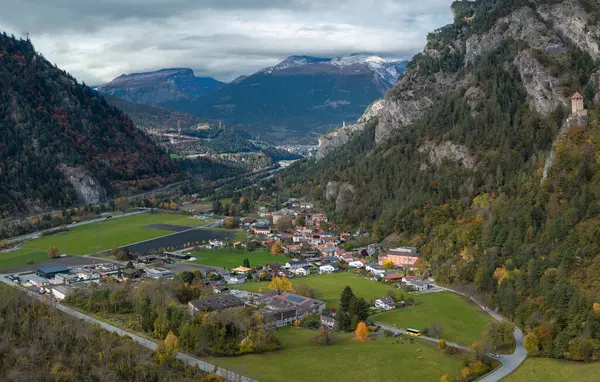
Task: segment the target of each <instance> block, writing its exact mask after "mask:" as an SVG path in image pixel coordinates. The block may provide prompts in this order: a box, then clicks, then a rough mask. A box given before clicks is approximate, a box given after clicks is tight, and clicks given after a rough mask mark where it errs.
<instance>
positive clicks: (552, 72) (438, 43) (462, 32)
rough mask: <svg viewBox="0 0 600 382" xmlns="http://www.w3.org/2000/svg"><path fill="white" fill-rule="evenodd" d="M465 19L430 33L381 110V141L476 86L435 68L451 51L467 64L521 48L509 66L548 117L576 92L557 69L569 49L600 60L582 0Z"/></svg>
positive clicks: (596, 32) (594, 28) (597, 34)
mask: <svg viewBox="0 0 600 382" xmlns="http://www.w3.org/2000/svg"><path fill="white" fill-rule="evenodd" d="M463 21H464V20H463V19H462V18H461V19H459V20H457V22H455V25H454V26H453V27H454V29H453V32H454V33H455V36H453V37H452V38H448V36H447V35H448V31H449V29H451V28H449V27H445V28H440V29H439V30H438V31H436V32H434V33H432V34H430V36H429V37H428V43H427V46H426V47H425V49H424V51H423V53H421V54H419V55H417V56H416V57H415V58H414V59H413V61H412V62H411V63H410V64H409V66H408V68H407V70H406V72H405V73H404V75H403V76H402V78H401V79H400V80H399V81H398V83H397V84H396V86H395V87H394V88H393V89H392V90H391V91H390V92H388V94H387V96H386V98H385V100H384V101H383V102H382V103H381V104H380V106H381V110H379V111H378V112H377V114H378V125H377V128H376V133H375V139H376V141H377V143H381V142H383V141H385V140H386V139H388V138H389V137H390V136H391V135H392V134H393V133H394V131H395V130H396V129H401V128H403V127H404V126H407V125H409V124H411V123H412V122H414V121H416V120H418V119H420V118H421V117H422V116H423V115H424V113H425V112H426V111H427V110H428V109H429V108H430V107H431V106H432V105H433V104H434V103H435V102H436V101H437V100H439V99H440V98H441V97H443V96H444V95H446V94H447V93H448V92H450V91H454V90H457V89H461V88H464V89H468V88H471V87H472V86H473V82H474V78H473V77H472V76H470V74H469V72H468V71H465V72H464V73H463V75H459V73H460V72H459V70H458V69H457V68H447V67H444V66H442V67H440V68H438V67H436V65H437V63H438V62H440V61H439V59H440V57H442V56H445V57H446V60H445V62H448V60H447V57H448V56H449V55H453V57H454V58H455V62H457V63H460V64H461V65H462V66H463V67H465V68H468V67H469V66H471V65H472V64H473V63H474V62H476V60H478V59H479V58H480V57H482V55H485V54H486V53H489V52H492V51H494V50H496V49H499V48H500V47H501V46H502V44H505V43H510V45H511V46H513V47H518V51H517V52H516V54H514V56H513V59H512V61H511V62H507V63H506V64H507V65H511V64H512V65H514V68H516V70H517V71H518V72H519V74H520V76H521V79H522V81H523V83H524V86H525V89H526V91H527V96H528V101H529V104H530V107H531V108H532V109H533V110H535V111H537V112H538V113H540V114H542V115H548V114H549V113H551V112H552V111H554V110H555V109H556V107H558V106H560V105H565V106H568V105H569V99H568V97H569V96H570V94H568V92H570V91H573V92H574V91H575V90H577V89H568V83H569V81H568V79H567V78H566V77H565V74H564V73H563V72H561V71H560V70H557V69H556V68H557V67H559V66H560V65H561V63H562V64H563V65H564V62H565V60H568V57H567V55H568V52H569V49H570V47H572V46H574V47H576V48H578V49H580V50H581V51H582V52H585V53H587V54H589V55H590V57H591V58H592V59H594V60H597V59H599V58H600V51H599V48H598V46H599V43H600V26H599V25H598V24H596V23H594V21H593V20H592V18H591V17H590V16H589V14H588V13H587V12H586V11H585V10H584V9H583V8H582V6H581V5H580V4H579V3H578V2H570V1H564V2H562V3H555V4H544V5H538V6H523V7H521V8H519V9H516V10H514V11H512V12H510V13H508V15H506V16H504V17H499V18H498V19H497V20H495V21H494V22H493V23H492V25H491V26H490V27H489V28H488V29H487V30H485V32H471V29H470V28H471V26H470V24H469V23H465V22H463ZM475 22H476V20H475ZM457 25H458V26H459V27H457ZM461 65H457V67H460V66H461ZM511 70H514V69H511ZM579 90H581V89H579ZM598 97H600V96H598ZM354 130H355V129H354ZM352 131H353V128H349V129H348V130H347V131H346V132H338V133H337V136H332V137H330V138H331V140H332V141H334V146H336V147H337V145H339V144H340V143H341V144H343V143H344V142H345V141H347V137H346V135H347V133H350V134H351V133H352ZM324 142H326V140H325V141H324ZM324 146H327V145H325V144H324ZM327 147H329V146H327ZM323 151H324V152H326V151H327V149H326V148H325V149H324V150H323Z"/></svg>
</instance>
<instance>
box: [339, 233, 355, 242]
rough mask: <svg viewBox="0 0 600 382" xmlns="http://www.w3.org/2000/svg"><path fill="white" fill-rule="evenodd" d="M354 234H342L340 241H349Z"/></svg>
mask: <svg viewBox="0 0 600 382" xmlns="http://www.w3.org/2000/svg"><path fill="white" fill-rule="evenodd" d="M351 236H352V234H351V233H350V232H343V233H341V234H340V240H348V239H350V237H351Z"/></svg>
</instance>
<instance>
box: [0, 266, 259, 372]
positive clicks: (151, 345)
mask: <svg viewBox="0 0 600 382" xmlns="http://www.w3.org/2000/svg"><path fill="white" fill-rule="evenodd" d="M0 281H1V282H3V283H5V284H8V285H10V286H12V287H16V285H15V284H14V283H13V282H12V281H10V280H8V279H6V278H5V276H4V275H0ZM19 289H20V290H22V291H24V292H25V293H27V294H28V295H29V296H30V297H32V298H35V299H36V300H39V301H41V302H43V303H45V304H52V305H53V306H54V307H55V308H56V309H58V310H60V311H61V312H64V313H66V314H68V315H70V316H73V317H76V318H79V319H81V320H84V321H86V322H89V323H91V324H95V325H99V326H100V327H102V328H103V329H105V330H107V331H109V332H111V333H116V334H118V335H119V336H129V337H131V338H132V339H133V341H135V342H137V343H138V344H140V345H142V346H144V347H145V348H148V349H150V350H152V351H156V349H157V347H158V346H157V344H156V342H154V341H152V340H148V339H146V338H143V337H140V336H138V335H136V334H134V333H131V332H128V331H126V330H123V329H120V328H117V327H116V326H113V325H110V324H107V323H106V322H103V321H100V320H97V319H95V318H93V317H90V316H87V315H85V314H83V313H80V312H78V311H76V310H75V309H72V308H69V307H68V306H64V305H61V304H58V303H55V302H54V300H52V299H51V298H47V297H46V296H44V295H40V294H37V293H35V292H33V291H31V290H29V289H27V288H19ZM176 358H177V359H178V360H180V361H182V362H185V363H187V364H189V365H191V366H198V367H199V368H200V369H201V370H204V371H206V372H208V373H214V374H219V375H221V376H222V377H223V378H224V379H225V380H227V381H232V382H258V381H256V380H254V379H251V378H248V377H244V376H242V375H239V374H237V373H234V372H231V371H228V370H226V369H223V368H220V367H217V366H215V365H212V364H210V363H207V362H204V361H201V360H199V359H198V358H195V357H192V356H190V355H187V354H184V353H177V355H176Z"/></svg>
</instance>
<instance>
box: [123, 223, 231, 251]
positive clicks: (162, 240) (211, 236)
mask: <svg viewBox="0 0 600 382" xmlns="http://www.w3.org/2000/svg"><path fill="white" fill-rule="evenodd" d="M234 236H235V233H234V232H224V231H213V230H209V229H193V230H190V231H185V232H181V233H176V234H173V235H169V236H164V237H159V238H156V239H152V240H149V241H146V242H143V243H139V244H132V245H126V246H123V247H122V248H124V247H128V248H129V251H130V252H132V253H150V252H154V251H157V250H159V249H161V248H168V247H178V246H181V245H183V244H187V243H193V244H195V243H196V242H198V243H202V241H206V242H208V241H209V240H215V239H216V240H225V239H227V238H233V237H234Z"/></svg>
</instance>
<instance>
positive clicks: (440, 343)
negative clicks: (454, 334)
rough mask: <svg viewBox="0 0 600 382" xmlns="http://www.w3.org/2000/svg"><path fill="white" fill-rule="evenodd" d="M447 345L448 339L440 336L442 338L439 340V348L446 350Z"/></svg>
mask: <svg viewBox="0 0 600 382" xmlns="http://www.w3.org/2000/svg"><path fill="white" fill-rule="evenodd" d="M446 345H447V343H446V340H445V339H443V338H440V340H439V341H438V344H437V347H438V349H440V350H444V349H445V348H446Z"/></svg>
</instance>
